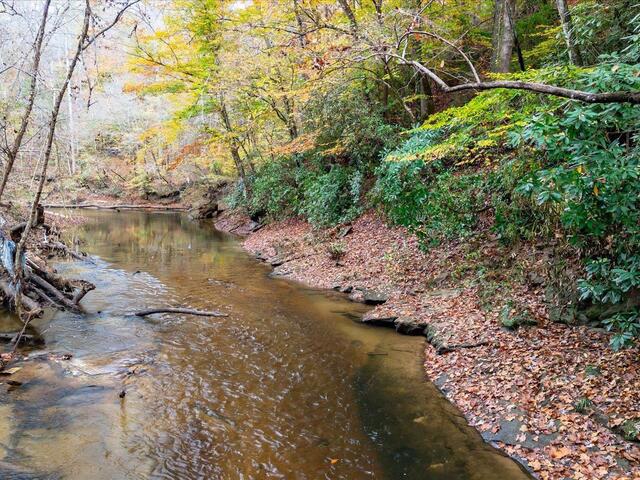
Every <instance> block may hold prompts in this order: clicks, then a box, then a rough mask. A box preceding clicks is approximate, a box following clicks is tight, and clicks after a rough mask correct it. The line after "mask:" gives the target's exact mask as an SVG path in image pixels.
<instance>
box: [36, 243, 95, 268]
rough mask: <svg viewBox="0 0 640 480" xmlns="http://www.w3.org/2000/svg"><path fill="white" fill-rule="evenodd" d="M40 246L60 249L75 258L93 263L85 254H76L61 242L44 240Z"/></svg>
mask: <svg viewBox="0 0 640 480" xmlns="http://www.w3.org/2000/svg"><path fill="white" fill-rule="evenodd" d="M42 246H43V247H45V248H49V249H51V250H60V251H61V252H63V253H64V254H66V255H68V256H70V257H72V258H75V259H76V260H80V261H83V262H91V263H93V260H91V259H90V258H89V257H87V256H86V255H79V254H77V253H76V252H74V251H73V250H71V249H70V248H69V247H67V246H66V245H65V244H64V243H62V242H46V243H43V244H42Z"/></svg>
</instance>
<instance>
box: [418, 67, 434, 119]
mask: <svg viewBox="0 0 640 480" xmlns="http://www.w3.org/2000/svg"><path fill="white" fill-rule="evenodd" d="M418 88H419V92H420V121H424V120H426V119H427V117H428V116H429V115H433V113H434V112H435V111H436V109H435V105H434V104H433V92H432V91H431V84H430V83H429V79H428V78H427V77H425V76H424V75H421V76H420V77H419V79H418Z"/></svg>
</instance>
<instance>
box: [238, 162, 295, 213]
mask: <svg viewBox="0 0 640 480" xmlns="http://www.w3.org/2000/svg"><path fill="white" fill-rule="evenodd" d="M305 175H307V172H305V171H304V170H303V169H302V168H300V167H298V166H297V165H296V163H295V161H294V160H293V159H292V158H290V157H288V158H281V159H278V160H275V161H273V162H267V163H265V164H263V165H262V166H261V167H260V168H259V169H258V171H257V172H256V175H255V177H254V178H253V179H252V183H251V198H249V199H248V203H247V208H248V211H249V213H250V214H265V215H267V216H268V217H269V218H272V219H280V218H283V217H285V216H287V215H291V214H295V213H296V211H297V208H298V205H299V204H300V201H301V184H302V183H303V182H304V177H305Z"/></svg>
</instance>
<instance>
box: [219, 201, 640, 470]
mask: <svg viewBox="0 0 640 480" xmlns="http://www.w3.org/2000/svg"><path fill="white" fill-rule="evenodd" d="M247 225H250V222H248V221H246V219H244V218H243V217H242V216H239V215H236V214H225V215H223V216H222V217H221V218H219V220H218V222H217V224H216V226H217V227H218V228H220V229H221V230H226V231H229V230H233V231H234V232H236V233H238V232H240V233H244V234H247V233H249V232H248V230H249V229H250V228H248V227H247ZM244 246H245V248H246V249H247V250H248V251H250V252H252V253H254V254H256V255H258V256H259V257H260V258H262V259H263V260H265V261H267V262H270V263H271V264H272V265H274V267H275V270H274V274H276V275H282V276H286V277H287V278H291V279H293V280H297V281H301V282H304V283H305V284H308V285H311V286H314V287H318V288H334V289H340V290H342V291H346V292H351V293H350V295H351V296H352V297H353V298H354V299H358V298H359V297H362V295H363V292H366V291H371V290H375V291H377V292H384V294H385V296H387V297H388V301H387V302H386V303H385V304H383V305H380V306H378V307H375V309H374V310H373V311H372V312H371V313H370V315H372V316H379V317H380V318H385V317H410V318H412V319H414V320H416V321H417V322H418V323H419V324H420V325H426V326H428V331H429V337H430V343H427V345H426V349H425V370H426V373H427V375H428V376H429V378H430V379H431V380H432V381H434V382H435V383H436V384H437V385H438V386H439V387H440V389H441V390H442V391H443V392H444V394H445V395H446V396H447V398H449V399H450V400H451V401H452V402H453V403H454V404H455V405H457V406H458V408H460V410H461V411H462V412H463V413H464V414H465V416H466V417H467V419H468V421H469V423H470V424H471V425H473V426H475V427H476V428H477V429H478V430H479V431H480V432H481V433H482V434H483V436H484V437H485V439H487V440H488V441H491V442H492V443H493V444H494V445H496V446H497V447H498V448H500V449H502V450H504V451H505V452H506V453H508V454H509V455H511V456H513V457H515V458H518V459H519V460H521V461H522V462H523V463H525V464H526V465H527V466H528V467H529V469H530V470H531V471H532V472H533V473H534V474H535V475H536V476H537V477H539V478H542V479H563V478H573V479H613V478H615V479H625V478H626V479H632V478H633V479H636V478H640V447H639V444H638V443H637V440H638V436H637V430H636V425H637V423H638V421H640V396H638V394H637V392H638V391H639V389H640V388H639V387H640V367H639V366H638V357H639V355H638V354H639V351H638V349H637V348H631V349H626V350H623V351H620V352H614V351H613V350H611V348H610V347H609V339H610V335H609V334H608V333H607V332H605V331H603V330H601V329H593V328H589V327H586V326H568V325H565V324H560V323H554V322H551V321H550V320H549V318H548V312H547V308H546V306H545V303H544V299H543V297H544V295H543V294H544V288H545V285H544V281H541V280H538V279H536V280H535V281H527V280H526V277H519V276H514V278H513V279H512V281H511V282H510V284H509V288H508V297H509V298H510V299H511V298H515V299H516V304H517V307H518V309H520V310H523V311H525V312H526V315H527V320H528V323H530V324H532V325H533V324H535V326H524V327H521V328H518V329H516V330H507V329H506V328H504V327H503V323H502V322H503V318H504V316H505V315H509V314H513V313H514V312H510V311H509V309H510V308H511V303H508V302H507V294H506V292H507V290H505V289H500V288H497V289H496V288H494V289H493V290H491V289H488V288H487V285H486V284H488V283H489V282H490V281H489V280H488V279H489V278H491V276H490V275H487V276H485V277H483V280H482V281H480V282H478V281H469V274H468V271H469V270H470V266H469V265H470V263H473V262H474V261H475V262H478V263H482V264H483V265H485V266H486V265H492V264H493V265H496V266H497V267H496V268H499V266H501V265H504V260H505V258H507V257H510V256H514V252H513V251H506V250H504V249H502V248H500V247H499V246H497V245H496V244H495V242H492V241H491V239H484V240H483V241H482V242H480V243H476V244H475V245H474V246H473V248H472V249H471V250H472V251H471V252H470V249H469V246H468V245H466V246H465V245H464V244H447V245H442V246H439V247H437V248H433V249H431V250H430V251H429V252H423V251H421V250H420V249H419V247H418V241H417V239H416V238H415V237H413V236H411V235H409V234H408V233H407V232H406V231H405V230H404V229H402V228H393V227H389V226H387V225H386V224H385V223H384V221H383V220H382V219H381V218H379V216H378V215H376V214H375V213H367V214H365V215H363V216H361V217H360V218H358V219H357V220H355V221H354V222H353V223H352V224H350V225H348V226H342V227H336V228H333V229H330V230H314V229H312V227H311V226H310V225H309V224H308V223H306V222H304V221H302V220H298V219H289V220H285V221H282V222H277V223H272V224H269V225H266V226H265V227H263V228H260V229H259V230H257V231H256V232H254V233H251V234H250V235H249V236H248V237H247V238H246V240H245V242H244ZM520 248H528V247H522V246H521V247H520ZM530 249H533V248H532V247H531V248H530ZM533 250H534V249H533ZM529 253H531V252H529ZM531 257H532V258H533V260H532V262H533V263H535V262H536V261H537V262H541V261H544V259H545V255H544V254H542V253H540V254H537V253H533V254H532V255H531ZM470 259H472V260H471V261H470ZM523 278H525V279H523ZM487 291H489V292H490V294H488V293H487ZM504 305H506V307H505V306H504ZM501 306H502V308H499V307H501ZM505 308H506V311H505ZM443 346H445V347H447V351H446V353H444V354H442V353H441V352H442V350H441V348H442V347H443ZM438 348H440V350H438Z"/></svg>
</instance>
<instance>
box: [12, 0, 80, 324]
mask: <svg viewBox="0 0 640 480" xmlns="http://www.w3.org/2000/svg"><path fill="white" fill-rule="evenodd" d="M90 18H91V5H90V4H89V0H85V9H84V22H83V24H82V30H81V32H80V36H79V37H78V45H77V47H76V51H75V53H74V56H73V59H72V60H71V63H70V64H69V67H68V68H67V74H66V77H65V79H64V82H63V83H62V86H61V87H60V90H59V91H58V94H57V95H56V99H55V102H54V104H53V108H52V110H51V118H50V120H49V131H48V133H47V143H46V146H45V153H44V160H43V162H42V167H41V169H40V179H39V182H38V188H37V190H36V193H35V195H34V197H33V202H32V204H31V212H30V214H29V218H28V219H27V224H26V226H25V228H24V230H23V232H22V236H21V237H20V241H19V242H18V245H17V246H16V257H15V258H16V274H15V277H16V278H15V280H16V281H15V283H16V293H17V295H16V311H17V312H18V315H20V307H21V297H22V292H21V285H22V283H23V278H24V266H23V264H22V262H21V258H22V252H23V251H24V248H25V243H26V241H27V237H28V236H29V232H30V231H31V227H32V225H33V221H34V219H35V218H36V215H37V212H38V205H39V204H40V197H41V196H42V189H43V188H44V183H45V181H46V177H47V167H48V165H49V160H50V158H51V151H52V147H53V140H54V137H55V132H56V125H57V123H58V115H59V113H60V106H61V104H62V101H63V99H64V95H65V93H66V91H67V88H68V87H69V83H70V82H71V77H72V76H73V72H74V70H75V68H76V65H77V63H78V58H79V57H80V54H81V53H82V50H83V48H82V47H83V44H84V42H85V40H86V39H87V32H88V30H89V20H90Z"/></svg>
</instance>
